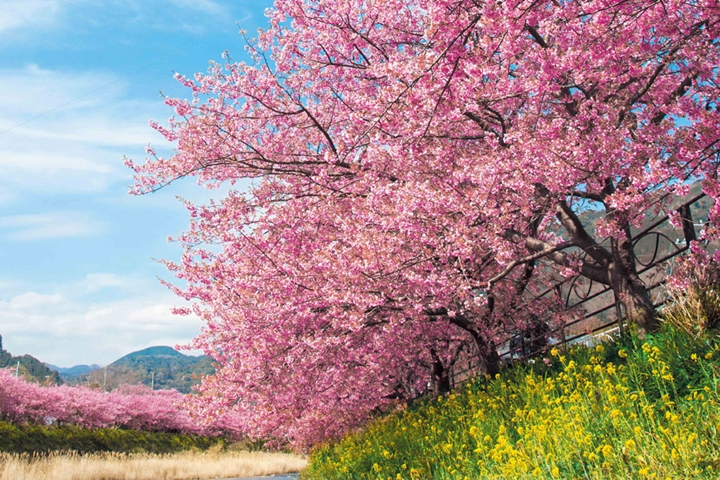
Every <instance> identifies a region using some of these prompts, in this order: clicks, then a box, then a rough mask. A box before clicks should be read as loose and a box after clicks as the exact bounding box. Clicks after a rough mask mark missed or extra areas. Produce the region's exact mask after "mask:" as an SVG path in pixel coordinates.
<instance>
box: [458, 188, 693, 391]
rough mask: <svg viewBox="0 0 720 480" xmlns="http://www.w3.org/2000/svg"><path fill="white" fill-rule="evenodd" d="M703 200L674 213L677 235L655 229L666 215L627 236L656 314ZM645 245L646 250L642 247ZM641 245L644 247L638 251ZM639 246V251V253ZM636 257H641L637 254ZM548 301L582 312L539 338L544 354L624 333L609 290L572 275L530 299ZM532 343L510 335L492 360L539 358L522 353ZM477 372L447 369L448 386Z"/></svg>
mask: <svg viewBox="0 0 720 480" xmlns="http://www.w3.org/2000/svg"><path fill="white" fill-rule="evenodd" d="M704 197H705V194H704V193H700V194H698V195H694V196H693V197H691V198H690V199H688V200H685V201H683V202H682V203H681V204H680V205H679V206H677V207H676V208H675V209H674V210H675V211H676V212H678V213H679V215H680V218H681V222H682V225H681V227H682V232H679V231H677V229H676V227H671V228H665V229H658V228H659V227H662V226H663V225H665V224H666V223H669V220H670V218H669V216H668V215H663V216H661V217H660V218H658V219H657V220H655V221H653V222H652V223H651V224H649V225H647V226H645V227H644V228H642V229H641V230H639V231H637V232H633V240H632V241H633V247H634V248H633V255H634V256H635V262H636V267H637V272H638V275H639V276H640V278H641V279H642V280H643V281H644V282H645V284H646V285H647V289H648V291H649V292H650V294H651V298H653V303H654V305H655V306H656V308H657V307H660V306H661V305H663V304H664V303H665V302H666V301H667V298H666V295H665V291H664V289H663V286H664V284H665V282H666V280H667V277H668V275H669V274H670V273H671V271H672V267H673V264H674V262H673V260H674V259H675V258H676V257H677V256H678V255H682V254H683V253H685V252H686V251H687V250H688V249H689V244H690V242H691V241H696V240H697V234H696V231H695V229H696V227H697V226H702V224H699V225H696V224H695V223H694V222H693V215H692V210H693V205H695V204H696V202H698V201H699V200H702V199H703V198H704ZM663 230H664V231H663ZM669 231H670V232H674V233H676V234H677V235H675V238H676V240H673V239H672V238H671V236H670V235H669V233H668V232H669ZM648 241H649V242H650V245H647V242H648ZM643 242H644V243H645V245H641V243H643ZM641 246H644V248H640V247H641ZM638 251H641V253H640V254H638ZM665 252H666V253H665ZM586 255H587V254H585V253H581V254H580V258H581V259H584V257H585V256H586ZM549 295H559V296H560V297H561V299H562V301H563V303H564V305H565V308H566V309H568V310H577V311H582V310H587V311H586V312H585V313H583V314H581V315H579V317H578V318H576V319H575V320H572V321H570V322H568V323H565V324H563V325H561V326H559V327H557V328H555V329H551V330H549V331H546V332H544V333H543V338H547V339H548V343H547V344H546V346H545V347H544V348H549V347H551V346H560V345H563V344H570V343H586V344H588V343H593V342H594V343H597V342H598V339H599V337H601V336H603V334H610V333H614V332H618V333H620V334H621V333H622V332H623V330H624V327H625V318H624V315H623V312H622V311H621V305H620V303H619V302H618V299H617V298H616V297H615V295H614V292H613V290H612V288H611V287H610V286H607V285H604V284H599V283H597V282H593V281H592V280H590V279H588V278H586V277H583V276H581V275H577V276H575V277H571V278H568V279H565V280H560V281H558V282H556V283H555V284H554V285H552V286H551V287H549V288H547V289H546V290H544V291H542V292H541V293H540V294H538V295H536V296H534V299H535V300H537V299H540V298H543V297H547V296H549ZM538 340H540V337H533V336H532V334H530V335H528V334H527V333H526V332H525V333H516V334H515V335H513V336H511V337H510V339H509V340H508V341H507V342H506V343H505V344H504V345H503V346H501V347H500V348H499V351H498V354H499V356H500V358H501V360H503V361H511V360H526V359H529V358H531V357H534V356H537V355H538V354H540V353H542V352H543V349H544V348H543V349H541V350H536V351H532V350H531V349H528V348H526V346H527V345H533V344H535V343H537V341H538ZM469 358H470V359H471V358H472V356H469ZM461 363H462V362H461ZM478 368H479V367H478V366H477V365H473V364H472V363H468V362H465V364H464V365H462V367H461V368H457V369H453V371H452V374H451V383H452V384H453V386H454V385H457V384H459V383H462V382H463V381H465V380H467V379H468V378H470V377H472V376H473V375H475V374H477V371H478Z"/></svg>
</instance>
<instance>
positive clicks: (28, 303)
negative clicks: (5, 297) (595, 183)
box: [7, 292, 66, 311]
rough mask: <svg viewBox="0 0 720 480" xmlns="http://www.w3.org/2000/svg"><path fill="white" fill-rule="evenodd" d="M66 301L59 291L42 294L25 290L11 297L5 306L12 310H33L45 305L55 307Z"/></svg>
mask: <svg viewBox="0 0 720 480" xmlns="http://www.w3.org/2000/svg"><path fill="white" fill-rule="evenodd" d="M63 303H66V299H65V298H64V297H63V296H62V295H60V294H59V293H54V294H52V295H42V294H40V293H35V292H27V293H23V294H22V295H18V296H16V297H13V298H12V299H11V300H10V301H9V302H8V303H7V307H8V308H9V309H10V310H13V311H35V310H38V309H43V308H46V307H53V308H57V307H58V306H60V305H62V304H63Z"/></svg>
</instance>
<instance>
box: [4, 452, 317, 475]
mask: <svg viewBox="0 0 720 480" xmlns="http://www.w3.org/2000/svg"><path fill="white" fill-rule="evenodd" d="M306 465H307V461H306V459H305V458H303V457H301V456H298V455H291V454H285V453H266V452H204V453H195V452H184V453H178V454H172V455H149V454H117V453H107V454H93V455H78V454H76V453H57V454H51V455H49V456H34V455H33V456H30V455H14V454H0V480H175V479H177V480H181V479H211V478H229V477H254V476H261V475H271V474H274V473H289V472H297V471H299V470H302V469H303V468H305V466H306Z"/></svg>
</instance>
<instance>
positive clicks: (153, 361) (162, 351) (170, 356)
mask: <svg viewBox="0 0 720 480" xmlns="http://www.w3.org/2000/svg"><path fill="white" fill-rule="evenodd" d="M213 373H215V368H214V366H213V361H212V359H211V358H209V357H206V356H200V357H195V356H191V355H184V354H183V353H180V352H178V351H176V350H174V349H172V348H170V347H150V348H146V349H144V350H140V351H137V352H133V353H130V354H128V355H125V356H124V357H122V358H120V359H118V360H116V361H115V362H113V363H111V364H110V365H108V366H107V371H105V370H103V369H100V370H96V371H94V372H92V373H90V374H87V375H82V376H80V377H78V378H77V379H75V380H73V383H84V384H87V385H95V386H102V385H104V384H105V382H107V385H108V387H109V388H117V387H118V386H119V385H121V384H135V383H142V384H144V385H146V386H148V387H149V386H150V385H151V384H152V385H154V387H155V388H156V389H164V390H167V389H173V388H174V389H175V390H177V391H179V392H181V393H190V392H191V390H192V387H193V386H194V385H197V384H198V383H200V379H201V377H203V376H205V375H211V374H213Z"/></svg>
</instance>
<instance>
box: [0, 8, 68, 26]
mask: <svg viewBox="0 0 720 480" xmlns="http://www.w3.org/2000/svg"><path fill="white" fill-rule="evenodd" d="M63 1H65V0H63ZM63 1H60V0H4V1H3V3H2V8H0V33H3V32H6V31H9V30H13V29H18V28H22V27H27V26H36V25H47V24H50V23H52V22H53V21H54V20H55V19H56V18H57V15H58V14H59V12H60V11H61V8H62V4H63ZM65 3H69V2H65Z"/></svg>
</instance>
